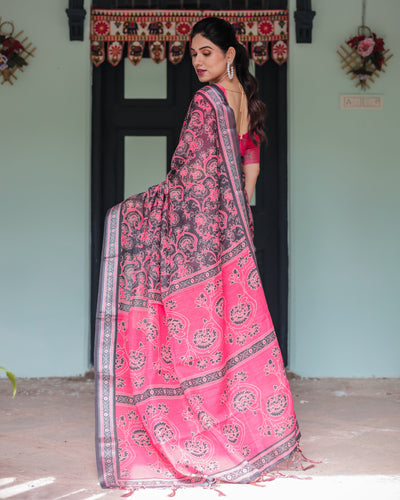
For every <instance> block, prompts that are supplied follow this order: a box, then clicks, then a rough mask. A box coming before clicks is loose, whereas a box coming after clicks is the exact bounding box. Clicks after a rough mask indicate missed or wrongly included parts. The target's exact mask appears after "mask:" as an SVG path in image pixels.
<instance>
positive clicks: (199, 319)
mask: <svg viewBox="0 0 400 500" xmlns="http://www.w3.org/2000/svg"><path fill="white" fill-rule="evenodd" d="M191 54H192V59H193V65H194V67H195V69H196V71H197V74H198V76H199V79H200V80H201V81H204V82H209V83H210V84H211V85H209V86H206V87H204V88H203V89H201V90H199V91H198V92H197V93H196V95H195V96H194V98H193V101H192V103H191V105H190V107H189V110H188V113H187V116H186V119H185V122H184V124H183V128H182V132H181V136H180V140H179V144H178V146H177V148H176V151H175V153H174V156H173V159H172V165H171V170H170V172H169V174H168V176H167V178H166V180H165V181H164V182H162V183H161V184H158V185H156V186H153V187H151V188H150V189H149V190H148V191H146V192H145V193H141V194H139V195H135V196H132V197H131V198H128V199H127V200H125V201H124V202H123V203H121V204H119V205H117V206H116V207H113V208H112V209H111V210H110V211H109V213H108V215H107V219H106V225H105V236H104V249H103V264H102V276H101V281H100V292H99V301H98V324H97V336H96V450H97V460H98V470H99V476H100V482H101V484H102V486H103V487H120V488H138V487H161V486H172V487H179V486H195V485H199V484H200V485H208V486H210V485H211V486H213V485H215V484H218V483H222V482H232V483H241V482H242V483H245V482H252V481H254V480H257V479H260V478H261V477H262V476H263V474H264V473H265V472H266V471H269V470H271V469H272V468H274V467H276V466H277V464H278V463H280V462H282V461H283V460H287V459H288V458H289V457H290V456H291V455H292V454H293V453H294V452H296V450H297V448H298V439H299V436H300V434H299V429H298V425H297V422H296V417H295V414H294V409H293V402H292V397H291V393H290V388H289V385H288V382H287V379H286V376H285V369H284V366H283V363H282V358H281V354H280V350H279V346H278V343H277V339H276V335H275V332H274V328H273V325H272V321H271V318H270V315H269V311H268V307H267V304H266V301H265V297H264V293H263V290H262V287H261V283H260V279H259V274H258V269H257V265H256V260H255V255H254V247H253V243H252V232H251V211H250V207H249V203H248V199H247V197H246V195H245V190H244V182H245V185H246V191H247V193H248V194H249V197H251V195H252V192H253V190H254V186H255V181H256V178H257V175H258V169H259V144H258V141H259V140H260V139H262V138H263V131H262V121H263V108H262V105H261V103H260V101H259V100H258V97H257V89H256V84H255V81H254V80H253V79H252V77H251V75H250V74H249V72H248V57H247V54H246V52H245V50H244V49H243V47H242V46H241V45H240V44H239V43H238V42H237V41H236V37H235V33H234V30H233V28H232V27H231V26H230V25H229V23H227V22H225V21H222V20H221V19H218V18H207V19H204V20H201V21H200V22H199V23H198V24H196V25H195V26H194V28H193V34H192V43H191ZM238 133H239V135H238ZM241 156H243V157H244V158H243V163H244V165H243V172H242V159H241ZM243 173H244V177H245V179H244V182H243Z"/></svg>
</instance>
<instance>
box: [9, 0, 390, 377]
mask: <svg viewBox="0 0 400 500" xmlns="http://www.w3.org/2000/svg"><path fill="white" fill-rule="evenodd" d="M85 3H86V9H87V10H88V11H89V1H88V0H86V2H85ZM67 4H68V2H67V1H64V0H63V1H60V0H35V1H24V0H1V5H0V16H2V17H3V20H6V19H9V20H12V21H14V23H15V26H16V29H17V30H21V29H22V30H24V32H25V34H26V35H27V36H29V40H30V41H32V42H33V44H34V45H35V46H36V47H37V50H36V55H35V57H34V58H32V59H31V60H30V65H29V67H28V68H26V70H25V71H24V73H23V74H22V73H20V74H19V79H18V81H17V82H15V84H14V86H12V87H11V86H10V85H8V84H4V85H2V86H0V106H1V107H0V109H1V134H0V146H1V155H0V163H1V170H0V172H1V179H0V190H1V196H0V205H1V206H0V218H1V223H0V224H1V226H0V227H1V236H2V238H1V243H2V244H1V253H0V255H1V259H0V278H1V288H0V304H1V305H0V313H1V318H2V321H1V325H0V342H1V344H0V345H1V347H0V352H1V354H0V365H4V366H7V367H8V368H9V369H11V370H13V371H14V372H15V373H16V374H17V375H18V376H30V377H34V376H54V375H76V374H80V373H84V372H85V371H86V370H87V369H88V367H89V299H90V295H89V294H90V283H89V277H90V273H89V250H90V126H91V124H90V113H91V104H90V102H91V98H90V75H91V66H90V61H89V44H88V35H89V33H88V18H87V19H86V27H85V41H84V42H70V41H69V33H68V22H67V16H66V14H65V8H66V7H67ZM290 5H291V14H290V16H291V19H292V18H293V10H294V8H295V0H290ZM313 7H314V8H315V10H316V11H317V15H316V17H315V21H314V25H315V28H314V32H313V43H312V44H311V45H296V43H295V38H294V31H295V30H294V24H293V23H292V26H291V33H292V40H291V44H290V62H289V215H290V221H289V252H290V298H289V307H290V338H289V341H290V343H289V356H290V359H289V361H290V368H291V369H292V370H293V371H295V372H297V373H299V374H300V375H303V376H314V377H316V376H336V377H339V376H360V377H367V376H399V375H400V362H399V352H400V331H399V330H400V328H399V315H398V306H397V302H398V300H399V297H400V293H399V292H400V290H399V287H400V275H399V264H398V260H399V256H400V231H399V223H398V214H399V213H400V201H399V200H400V197H399V195H398V191H399V188H400V160H399V157H400V155H399V153H398V143H399V139H400V134H399V132H400V130H399V127H400V120H399V116H400V98H399V96H398V94H397V90H398V88H400V70H399V63H398V58H399V54H400V38H399V30H398V20H399V19H400V2H398V0H385V1H384V2H379V1H378V0H369V1H368V2H367V24H370V25H371V26H372V27H373V28H374V29H375V30H376V32H377V33H379V34H382V35H383V36H384V37H385V41H386V43H387V46H388V47H390V48H391V49H392V51H393V53H394V57H393V59H392V60H391V61H390V64H389V68H388V71H387V73H386V75H383V76H382V77H381V78H380V79H378V81H377V82H376V84H375V85H374V87H373V88H372V89H371V91H370V92H368V93H371V94H374V93H376V94H380V95H383V96H384V99H385V101H384V109H383V110H382V111H341V110H340V109H339V96H340V94H342V93H359V91H358V90H356V89H355V88H354V87H353V84H352V83H351V82H350V81H349V80H348V79H347V77H346V76H345V74H344V72H343V71H342V70H341V69H340V64H339V57H338V56H337V54H336V50H337V49H338V47H339V44H340V43H341V42H342V41H343V40H344V39H346V38H347V37H348V36H349V35H351V34H352V33H354V32H355V30H356V28H357V26H358V25H359V24H360V18H361V0H359V1H355V0H351V1H349V0H336V1H335V2H333V1H332V0H331V1H329V0H320V1H319V2H317V1H316V0H314V2H313ZM88 15H89V12H88ZM265 168H268V167H267V166H265Z"/></svg>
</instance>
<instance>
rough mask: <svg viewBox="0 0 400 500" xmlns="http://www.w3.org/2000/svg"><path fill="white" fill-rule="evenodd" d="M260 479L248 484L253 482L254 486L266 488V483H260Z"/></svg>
mask: <svg viewBox="0 0 400 500" xmlns="http://www.w3.org/2000/svg"><path fill="white" fill-rule="evenodd" d="M259 481H260V480H259V479H257V480H256V481H251V482H250V483H248V484H252V485H253V486H258V487H259V488H265V484H260V483H259Z"/></svg>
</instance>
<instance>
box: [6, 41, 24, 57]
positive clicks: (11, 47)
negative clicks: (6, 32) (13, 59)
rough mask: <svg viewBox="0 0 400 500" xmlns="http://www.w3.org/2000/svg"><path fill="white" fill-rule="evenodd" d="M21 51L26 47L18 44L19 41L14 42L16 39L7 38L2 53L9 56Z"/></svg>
mask: <svg viewBox="0 0 400 500" xmlns="http://www.w3.org/2000/svg"><path fill="white" fill-rule="evenodd" d="M20 50H24V47H23V46H22V45H21V44H20V43H19V42H18V40H14V38H6V39H5V40H4V42H3V49H2V51H1V52H2V53H3V54H5V55H6V56H8V55H11V54H12V53H13V52H19V51H20Z"/></svg>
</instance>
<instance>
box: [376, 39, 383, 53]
mask: <svg viewBox="0 0 400 500" xmlns="http://www.w3.org/2000/svg"><path fill="white" fill-rule="evenodd" d="M384 45H385V42H384V41H383V38H375V49H374V52H381V51H382V50H384Z"/></svg>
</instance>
